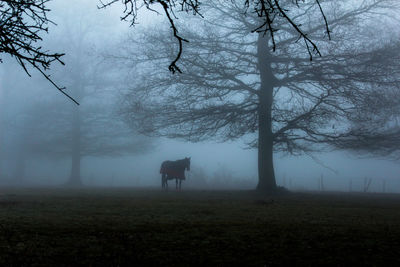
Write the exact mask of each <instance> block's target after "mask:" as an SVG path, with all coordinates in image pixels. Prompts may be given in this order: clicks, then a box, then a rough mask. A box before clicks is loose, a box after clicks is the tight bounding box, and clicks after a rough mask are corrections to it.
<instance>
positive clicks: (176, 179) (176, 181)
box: [175, 178, 178, 190]
mask: <svg viewBox="0 0 400 267" xmlns="http://www.w3.org/2000/svg"><path fill="white" fill-rule="evenodd" d="M175 184H176V190H178V178H175Z"/></svg>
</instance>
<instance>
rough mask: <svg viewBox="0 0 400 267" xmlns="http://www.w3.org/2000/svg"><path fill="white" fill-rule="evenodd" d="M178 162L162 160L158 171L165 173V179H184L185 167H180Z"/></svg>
mask: <svg viewBox="0 0 400 267" xmlns="http://www.w3.org/2000/svg"><path fill="white" fill-rule="evenodd" d="M178 163H179V162H178V161H170V160H166V161H164V162H163V163H161V168H160V173H161V174H166V175H167V176H168V177H167V179H174V178H177V179H182V180H185V168H184V167H183V168H182V167H181V166H180V165H179V164H178Z"/></svg>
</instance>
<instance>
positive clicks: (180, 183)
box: [179, 179, 182, 191]
mask: <svg viewBox="0 0 400 267" xmlns="http://www.w3.org/2000/svg"><path fill="white" fill-rule="evenodd" d="M181 187H182V179H179V191H181Z"/></svg>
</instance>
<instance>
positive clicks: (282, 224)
mask: <svg viewBox="0 0 400 267" xmlns="http://www.w3.org/2000/svg"><path fill="white" fill-rule="evenodd" d="M0 224H1V226H0V265H1V266H77V265H84V266H89V265H92V266H133V264H135V263H136V264H139V265H162V266H167V265H173V266H187V265H193V264H196V265H198V264H201V265H220V266H221V265H223V266H228V265H238V264H242V265H246V266H265V265H288V264H290V265H293V264H296V265H300V264H305V265H320V264H329V265H353V264H362V265H384V264H389V265H392V266H394V265H399V263H400V254H399V253H400V196H396V195H377V194H333V193H329V194H312V193H292V194H288V195H283V196H274V197H267V196H263V195H261V194H257V193H255V192H252V191H182V192H175V191H171V192H162V191H160V190H155V189H122V188H121V189H115V188H113V189H110V188H97V189H90V188H86V189H81V190H72V189H48V188H47V189H46V188H42V189H40V188H35V189H0Z"/></svg>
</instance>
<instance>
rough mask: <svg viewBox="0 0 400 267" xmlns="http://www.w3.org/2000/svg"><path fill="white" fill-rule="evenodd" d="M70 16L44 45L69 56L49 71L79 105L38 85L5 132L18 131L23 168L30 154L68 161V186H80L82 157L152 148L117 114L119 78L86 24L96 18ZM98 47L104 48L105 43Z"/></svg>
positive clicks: (18, 144) (138, 151)
mask: <svg viewBox="0 0 400 267" xmlns="http://www.w3.org/2000/svg"><path fill="white" fill-rule="evenodd" d="M78 12H79V11H75V12H74V14H78ZM82 13H85V14H87V11H86V10H85V11H83V10H82ZM68 15H69V14H68V13H67V14H65V13H64V14H62V15H60V16H62V17H61V18H59V19H60V20H62V19H65V23H63V25H65V28H64V27H62V26H61V27H58V28H57V30H56V31H55V33H54V38H53V39H52V40H51V42H50V41H49V42H48V45H49V46H50V47H59V48H62V49H63V50H64V51H66V52H67V54H66V55H65V57H64V60H65V62H66V66H65V67H62V68H57V67H53V68H52V70H51V72H49V73H51V75H52V77H53V78H54V79H57V80H58V81H60V82H62V83H63V84H65V85H66V86H68V88H69V90H70V93H71V95H72V96H73V97H74V99H76V100H77V101H79V102H80V103H82V104H83V105H81V106H77V105H71V104H70V103H69V102H67V101H65V99H64V98H59V97H58V96H57V95H56V96H54V95H51V94H48V93H46V90H47V89H48V86H47V84H44V83H40V82H39V81H36V83H32V87H34V88H35V89H36V92H37V94H38V95H41V97H39V96H38V95H37V96H36V97H31V101H30V102H28V103H26V104H25V105H24V106H22V107H21V106H19V105H16V106H17V107H16V109H17V110H13V115H14V116H13V117H14V120H12V121H11V124H10V127H8V128H6V131H7V132H8V133H18V134H17V136H16V137H15V139H16V143H17V144H16V145H15V146H14V150H15V151H20V152H21V153H18V154H19V155H22V156H23V155H27V156H26V157H24V158H22V157H18V155H16V158H20V159H21V160H18V159H17V161H18V162H19V163H18V164H19V165H20V166H23V160H24V159H26V160H28V159H29V158H31V157H32V156H34V158H48V159H57V158H58V159H67V160H70V162H71V172H70V174H69V178H68V184H70V185H73V186H79V185H81V184H82V180H81V162H82V159H83V158H85V157H118V156H122V155H129V154H134V153H141V152H145V151H147V150H148V149H150V148H151V140H149V138H145V137H143V136H138V135H137V133H135V131H134V130H132V129H131V128H129V127H128V126H127V125H126V123H125V122H124V121H122V120H121V118H120V117H119V115H118V114H117V113H116V112H115V109H116V106H115V105H116V102H117V97H116V91H115V89H114V86H116V85H117V84H118V79H119V76H118V73H117V71H113V70H114V69H113V68H112V66H111V65H109V64H106V63H105V62H102V60H101V58H99V56H98V53H97V49H101V48H102V46H100V45H98V46H99V47H98V48H97V49H96V45H95V42H94V41H95V40H97V39H98V35H101V34H102V31H101V27H100V26H99V24H96V26H97V27H98V28H97V29H98V30H99V31H97V29H94V28H93V24H92V23H90V20H91V19H94V18H93V17H91V16H88V17H86V16H78V17H79V20H78V19H70V16H68ZM101 44H103V45H104V46H105V47H108V46H106V45H108V43H107V42H106V41H102V43H101ZM11 88H12V86H11ZM47 92H48V91H47ZM57 97H58V98H57ZM16 118H18V120H17V119H16ZM16 148H18V149H16ZM18 164H17V165H18ZM19 170H23V168H22V167H21V168H19ZM15 173H17V172H15ZM16 177H21V175H20V174H18V176H17V175H16Z"/></svg>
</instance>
